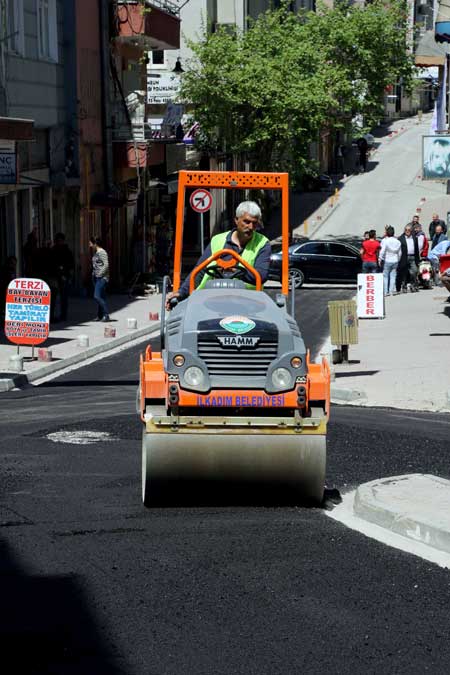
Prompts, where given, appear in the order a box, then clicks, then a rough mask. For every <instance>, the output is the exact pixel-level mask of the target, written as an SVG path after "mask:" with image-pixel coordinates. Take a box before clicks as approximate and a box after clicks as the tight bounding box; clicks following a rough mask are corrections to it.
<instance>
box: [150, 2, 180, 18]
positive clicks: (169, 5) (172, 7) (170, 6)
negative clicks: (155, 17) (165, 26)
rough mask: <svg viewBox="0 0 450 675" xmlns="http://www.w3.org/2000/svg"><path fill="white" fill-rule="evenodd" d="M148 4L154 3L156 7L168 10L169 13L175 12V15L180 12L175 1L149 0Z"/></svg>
mask: <svg viewBox="0 0 450 675" xmlns="http://www.w3.org/2000/svg"><path fill="white" fill-rule="evenodd" d="M148 4H149V5H150V6H151V5H154V6H155V7H158V9H162V10H164V11H165V12H169V14H175V15H176V16H178V14H179V13H180V8H179V7H178V5H177V4H176V3H175V2H171V0H149V3H148Z"/></svg>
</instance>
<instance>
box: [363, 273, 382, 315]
mask: <svg viewBox="0 0 450 675" xmlns="http://www.w3.org/2000/svg"><path fill="white" fill-rule="evenodd" d="M358 318H360V319H384V293H383V275H382V274H358Z"/></svg>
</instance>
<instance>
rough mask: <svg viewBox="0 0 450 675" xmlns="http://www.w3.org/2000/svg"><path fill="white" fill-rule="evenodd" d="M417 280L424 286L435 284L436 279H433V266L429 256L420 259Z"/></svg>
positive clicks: (430, 286) (428, 286)
mask: <svg viewBox="0 0 450 675" xmlns="http://www.w3.org/2000/svg"><path fill="white" fill-rule="evenodd" d="M417 280H418V282H419V285H420V286H422V288H432V287H433V284H434V281H433V266H432V265H431V263H430V261H429V260H428V258H422V260H421V261H420V263H419V272H418V275H417Z"/></svg>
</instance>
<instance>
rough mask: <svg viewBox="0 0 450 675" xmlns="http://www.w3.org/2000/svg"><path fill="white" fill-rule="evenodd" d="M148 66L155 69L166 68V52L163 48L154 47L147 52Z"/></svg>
mask: <svg viewBox="0 0 450 675" xmlns="http://www.w3.org/2000/svg"><path fill="white" fill-rule="evenodd" d="M148 55H149V66H150V68H154V69H155V70H162V69H166V68H167V60H166V52H165V51H164V50H163V49H155V50H153V51H152V52H149V53H148Z"/></svg>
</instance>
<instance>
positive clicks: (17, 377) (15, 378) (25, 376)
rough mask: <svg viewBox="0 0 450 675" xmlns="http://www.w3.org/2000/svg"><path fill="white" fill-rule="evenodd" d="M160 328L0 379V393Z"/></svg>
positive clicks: (146, 329) (132, 334)
mask: <svg viewBox="0 0 450 675" xmlns="http://www.w3.org/2000/svg"><path fill="white" fill-rule="evenodd" d="M160 326H161V323H160V322H159V321H158V322H155V323H154V325H153V326H146V327H145V328H140V329H139V330H135V331H133V332H131V333H128V334H126V335H121V336H120V337H118V338H113V339H111V340H110V341H109V342H103V343H102V344H99V345H95V346H93V347H89V349H84V350H83V351H80V352H78V354H73V355H72V356H69V357H67V358H65V359H61V360H60V361H54V362H53V363H49V364H47V365H45V366H42V367H41V368H36V369H35V370H32V371H30V372H29V373H24V372H22V373H11V378H8V379H7V378H4V379H0V392H6V391H11V389H14V388H16V387H23V386H25V385H26V384H30V383H31V382H34V381H35V380H40V379H41V377H46V376H47V375H51V374H52V373H56V372H58V371H59V370H64V369H65V368H68V367H69V366H73V365H75V364H77V363H82V362H83V361H86V360H87V359H90V358H92V357H93V356H97V354H104V353H105V352H108V351H111V350H112V349H115V348H116V347H120V346H121V345H125V344H127V343H128V342H133V340H137V339H138V338H140V337H145V336H146V335H149V336H150V335H151V334H152V333H154V332H155V331H157V330H159V328H160Z"/></svg>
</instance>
